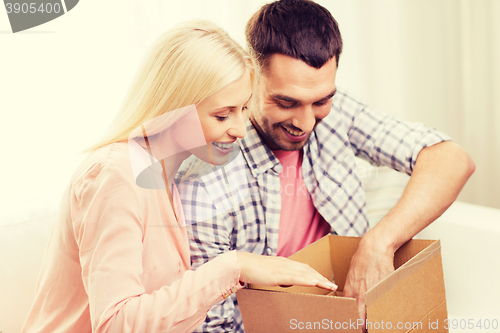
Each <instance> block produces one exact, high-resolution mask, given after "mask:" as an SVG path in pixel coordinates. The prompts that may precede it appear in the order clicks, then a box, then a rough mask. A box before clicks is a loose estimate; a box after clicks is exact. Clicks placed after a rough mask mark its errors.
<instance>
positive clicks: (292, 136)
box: [281, 126, 309, 142]
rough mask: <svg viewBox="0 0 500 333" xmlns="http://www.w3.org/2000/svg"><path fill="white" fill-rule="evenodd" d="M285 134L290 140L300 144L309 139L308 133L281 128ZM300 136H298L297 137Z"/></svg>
mask: <svg viewBox="0 0 500 333" xmlns="http://www.w3.org/2000/svg"><path fill="white" fill-rule="evenodd" d="M281 128H282V130H283V133H285V136H286V137H287V139H288V140H290V141H294V142H299V141H302V140H304V139H305V138H307V136H308V135H309V133H307V132H301V131H295V130H291V129H289V128H286V127H284V126H281ZM296 134H298V135H296Z"/></svg>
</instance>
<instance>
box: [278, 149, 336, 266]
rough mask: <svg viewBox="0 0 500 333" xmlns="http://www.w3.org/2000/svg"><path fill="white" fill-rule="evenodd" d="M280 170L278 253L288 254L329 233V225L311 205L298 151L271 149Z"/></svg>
mask: <svg viewBox="0 0 500 333" xmlns="http://www.w3.org/2000/svg"><path fill="white" fill-rule="evenodd" d="M273 153H274V155H275V156H276V157H277V158H278V160H279V161H280V163H281V165H282V166H283V171H282V172H281V174H280V183H281V214H280V227H279V236H278V256H283V257H288V256H290V255H292V254H294V253H295V252H297V251H298V250H300V249H302V248H303V247H305V246H307V245H309V244H311V243H314V242H315V241H317V240H318V239H320V238H321V237H323V236H324V235H326V234H328V233H329V232H330V229H331V227H330V224H329V223H328V222H326V221H325V219H324V218H323V217H322V216H321V215H320V214H319V212H318V211H317V210H316V208H315V207H314V205H313V202H312V200H311V196H310V195H309V192H308V191H307V188H306V184H305V183H304V179H303V178H302V155H303V154H302V150H295V151H284V150H275V151H273Z"/></svg>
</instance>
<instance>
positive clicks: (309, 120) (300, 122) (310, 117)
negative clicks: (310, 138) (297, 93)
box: [292, 105, 316, 132]
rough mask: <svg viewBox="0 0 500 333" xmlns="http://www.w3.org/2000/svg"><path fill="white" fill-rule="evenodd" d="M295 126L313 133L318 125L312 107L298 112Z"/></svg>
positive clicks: (308, 106)
mask: <svg viewBox="0 0 500 333" xmlns="http://www.w3.org/2000/svg"><path fill="white" fill-rule="evenodd" d="M292 124H293V126H295V127H297V128H300V129H301V130H302V131H303V132H311V131H312V130H313V128H314V125H316V115H315V114H314V111H313V109H312V107H311V106H310V105H306V106H304V107H302V108H300V109H298V110H297V112H296V114H295V116H294V117H293V120H292Z"/></svg>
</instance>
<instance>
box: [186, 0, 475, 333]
mask: <svg viewBox="0 0 500 333" xmlns="http://www.w3.org/2000/svg"><path fill="white" fill-rule="evenodd" d="M246 36H247V41H248V43H249V45H250V47H251V48H252V49H253V51H255V54H256V55H257V58H258V61H259V63H260V65H261V67H262V73H261V77H260V81H259V84H258V87H257V91H256V93H255V95H256V96H255V100H254V102H253V105H252V107H251V115H250V123H249V124H248V126H247V135H246V137H245V138H243V139H242V140H241V141H240V142H239V145H240V147H241V151H242V156H241V158H237V159H235V160H234V161H232V162H231V163H230V164H229V165H228V166H226V167H225V168H224V169H223V170H218V171H216V172H213V173H211V174H207V175H205V176H203V177H201V178H199V179H198V180H196V181H195V182H194V183H192V184H190V185H189V186H188V187H189V190H188V192H189V195H191V196H192V197H191V198H190V200H189V202H187V204H186V205H185V210H186V219H187V223H192V225H191V226H190V234H191V235H190V237H191V256H192V262H193V267H194V268H196V267H197V266H199V265H201V264H202V263H203V262H205V261H207V260H210V259H212V258H214V257H216V256H217V255H218V254H220V253H223V252H225V251H229V250H237V251H247V252H253V253H257V254H266V255H283V256H288V255H290V254H291V253H293V252H295V251H297V250H299V249H300V248H302V247H304V246H306V245H308V244H310V243H312V242H314V241H316V240H317V239H319V238H321V237H322V236H324V235H326V234H328V233H334V234H339V235H345V236H363V237H362V240H361V242H360V245H359V247H358V249H357V251H356V253H355V254H354V257H353V258H352V261H351V266H350V270H349V273H348V276H347V281H346V285H345V288H344V296H347V297H355V298H357V300H358V307H359V312H360V316H361V317H362V318H364V316H365V305H364V293H365V291H367V290H368V289H369V288H371V287H372V286H373V285H375V284H376V283H377V282H379V281H380V280H381V279H383V278H384V277H385V276H387V275H388V274H390V273H391V272H392V271H393V270H394V267H393V256H394V252H395V251H396V250H397V249H398V248H399V247H400V246H401V245H402V244H404V243H405V242H406V241H408V240H409V239H411V238H412V237H413V236H414V235H415V234H417V233H418V232H419V231H420V230H422V229H423V228H425V227H426V226H427V225H428V224H430V223H431V222H432V221H433V220H434V219H436V218H437V217H438V216H440V215H441V214H442V213H443V212H444V211H445V210H446V209H447V208H448V207H449V205H451V203H452V202H453V201H454V200H455V199H456V197H457V195H458V193H459V192H460V190H461V189H462V187H463V185H464V184H465V182H466V181H467V179H468V178H469V176H470V175H471V174H472V173H473V172H474V163H473V162H472V160H471V159H470V157H469V156H468V155H467V153H466V152H465V151H464V150H463V149H462V148H460V147H459V146H458V145H456V144H454V143H453V142H451V141H448V140H449V138H448V137H447V136H446V135H444V134H442V133H439V132H437V131H435V130H432V129H428V128H426V127H424V126H423V125H421V124H415V123H409V122H403V121H400V120H397V119H394V118H392V117H390V116H387V115H385V114H382V113H380V112H378V111H375V110H373V109H371V108H369V107H368V106H366V105H364V104H362V103H360V102H358V101H357V100H356V99H354V98H352V97H351V96H349V95H348V94H346V93H345V92H343V91H342V90H341V89H337V87H336V84H335V75H336V70H337V66H338V63H339V56H340V54H341V51H342V39H341V36H340V32H339V29H338V26H337V23H336V21H335V20H334V19H333V17H332V16H331V14H330V13H329V12H328V11H327V10H326V9H325V8H323V7H321V6H320V5H318V4H316V3H314V2H311V1H308V0H282V1H277V2H273V3H270V4H266V5H265V6H263V7H262V8H261V9H260V10H259V11H258V12H257V13H255V14H254V16H253V17H252V18H251V19H250V21H249V22H248V24H247V29H246ZM355 156H358V157H361V158H364V159H366V160H368V161H369V162H371V163H372V164H375V165H386V166H389V167H392V168H393V169H396V170H398V171H402V172H406V173H407V174H409V175H411V178H410V181H409V183H408V185H407V187H406V189H405V191H404V193H403V195H402V197H401V199H400V200H399V202H398V203H397V205H396V206H395V207H394V208H393V209H392V210H391V211H390V212H389V213H388V214H387V216H385V217H384V218H383V219H382V220H381V221H380V222H379V223H378V224H377V226H376V227H374V228H373V229H372V230H368V222H367V218H366V212H365V199H364V195H363V193H362V185H361V182H360V180H359V177H358V176H357V175H356V172H355V159H354V158H355ZM290 170H291V171H290ZM236 174H239V175H243V177H235V176H234V175H236ZM224 177H225V178H226V182H227V183H228V185H231V186H229V187H232V188H233V189H234V188H235V187H241V186H240V185H241V184H235V181H236V182H237V180H235V179H236V178H240V179H241V178H244V182H246V183H247V187H246V190H247V191H248V192H249V193H248V195H246V196H245V197H244V198H243V199H242V200H236V201H235V200H233V201H231V204H221V203H223V202H224V200H226V201H227V200H228V199H227V198H228V197H230V196H231V195H229V196H228V195H227V193H224V191H220V188H218V189H215V188H216V187H217V186H218V185H216V184H218V183H217V182H219V183H220V180H221V179H224ZM228 177H229V178H231V177H233V179H231V181H228V180H227V178H228ZM222 206H223V207H224V209H220V207H222ZM203 210H205V211H204V212H203V213H200V212H201V211H203ZM224 210H226V211H225V212H223V211H224ZM199 331H204V332H221V331H227V332H243V327H242V320H241V316H240V314H239V310H238V306H237V302H236V297H235V295H231V296H230V297H228V298H227V299H226V300H225V301H223V302H222V303H219V305H217V306H215V307H214V308H212V310H211V311H210V312H209V314H208V317H207V319H206V321H205V324H204V325H202V326H201V327H200V328H199Z"/></svg>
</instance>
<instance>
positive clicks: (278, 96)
mask: <svg viewBox="0 0 500 333" xmlns="http://www.w3.org/2000/svg"><path fill="white" fill-rule="evenodd" d="M336 93H337V89H334V90H333V91H332V92H331V93H330V94H328V95H327V96H325V97H323V98H321V99H319V100H317V101H316V102H323V101H326V100H329V99H330V98H332V97H333V96H334V95H335V94H336ZM270 96H271V97H272V98H274V99H279V100H281V101H283V102H289V103H299V102H300V101H299V100H297V99H295V98H293V97H290V96H286V95H281V94H270Z"/></svg>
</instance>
